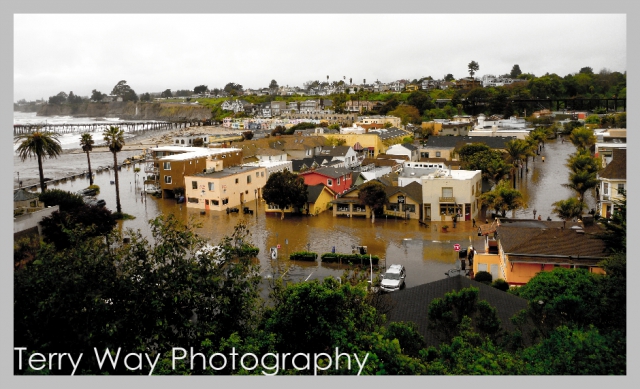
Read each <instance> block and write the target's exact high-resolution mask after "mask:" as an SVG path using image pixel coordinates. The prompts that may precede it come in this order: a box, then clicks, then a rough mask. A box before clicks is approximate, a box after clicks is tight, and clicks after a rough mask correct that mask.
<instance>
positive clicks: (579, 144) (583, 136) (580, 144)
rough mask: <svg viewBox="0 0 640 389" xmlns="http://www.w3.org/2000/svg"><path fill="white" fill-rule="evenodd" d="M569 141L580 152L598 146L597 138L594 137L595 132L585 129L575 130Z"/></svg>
mask: <svg viewBox="0 0 640 389" xmlns="http://www.w3.org/2000/svg"><path fill="white" fill-rule="evenodd" d="M569 140H570V141H571V143H573V145H574V146H576V149H578V151H580V150H588V149H589V148H590V147H591V146H593V145H595V144H596V136H595V135H593V131H592V130H590V129H588V128H585V127H578V128H574V129H573V130H572V131H571V135H569Z"/></svg>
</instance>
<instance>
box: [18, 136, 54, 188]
mask: <svg viewBox="0 0 640 389" xmlns="http://www.w3.org/2000/svg"><path fill="white" fill-rule="evenodd" d="M14 143H19V145H18V148H17V149H16V154H18V157H19V158H20V160H21V161H23V162H24V161H25V160H26V159H27V158H29V159H31V157H34V158H36V159H37V160H38V173H39V175H40V192H44V191H45V189H46V187H45V183H44V173H43V171H42V158H57V157H58V155H60V153H62V146H60V140H59V139H58V134H56V133H53V132H47V131H40V130H36V131H33V132H28V133H25V134H20V135H16V136H15V137H14Z"/></svg>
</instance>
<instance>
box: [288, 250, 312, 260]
mask: <svg viewBox="0 0 640 389" xmlns="http://www.w3.org/2000/svg"><path fill="white" fill-rule="evenodd" d="M316 258H318V254H317V253H314V252H312V251H296V252H293V253H291V254H290V255H289V259H291V260H294V261H315V260H316Z"/></svg>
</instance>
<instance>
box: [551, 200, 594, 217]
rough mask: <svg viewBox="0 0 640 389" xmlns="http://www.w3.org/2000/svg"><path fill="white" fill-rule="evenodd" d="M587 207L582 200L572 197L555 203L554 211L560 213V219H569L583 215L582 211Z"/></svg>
mask: <svg viewBox="0 0 640 389" xmlns="http://www.w3.org/2000/svg"><path fill="white" fill-rule="evenodd" d="M586 207H587V206H586V205H585V204H584V203H583V202H581V201H580V200H578V199H576V198H575V197H570V198H568V199H566V200H559V201H556V202H555V203H553V211H552V212H553V213H555V214H556V215H558V217H559V218H560V219H562V220H564V221H568V220H571V219H573V218H577V217H580V216H582V211H583V210H584V209H585V208H586Z"/></svg>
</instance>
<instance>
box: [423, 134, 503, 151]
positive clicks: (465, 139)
mask: <svg viewBox="0 0 640 389" xmlns="http://www.w3.org/2000/svg"><path fill="white" fill-rule="evenodd" d="M513 139H515V137H503V136H430V137H429V139H428V140H427V143H426V144H425V146H424V147H426V148H456V147H462V146H464V145H467V144H471V143H484V144H486V145H487V146H489V147H491V148H492V149H498V150H501V149H504V148H505V147H506V146H505V144H506V143H507V142H508V141H510V140H513Z"/></svg>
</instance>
